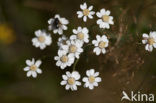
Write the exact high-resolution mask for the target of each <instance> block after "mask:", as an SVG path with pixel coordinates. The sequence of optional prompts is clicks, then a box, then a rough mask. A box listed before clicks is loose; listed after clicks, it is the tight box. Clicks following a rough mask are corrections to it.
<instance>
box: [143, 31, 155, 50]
mask: <svg viewBox="0 0 156 103" xmlns="http://www.w3.org/2000/svg"><path fill="white" fill-rule="evenodd" d="M142 37H143V40H142V43H143V44H146V46H145V50H147V51H150V52H151V51H152V50H153V47H154V48H156V32H155V31H154V32H150V34H149V35H148V34H146V33H144V34H143V35H142Z"/></svg>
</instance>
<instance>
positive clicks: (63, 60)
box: [61, 55, 68, 63]
mask: <svg viewBox="0 0 156 103" xmlns="http://www.w3.org/2000/svg"><path fill="white" fill-rule="evenodd" d="M61 61H62V62H63V63H66V62H67V61H68V57H67V56H66V55H63V56H62V57H61Z"/></svg>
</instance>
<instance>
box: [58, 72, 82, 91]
mask: <svg viewBox="0 0 156 103" xmlns="http://www.w3.org/2000/svg"><path fill="white" fill-rule="evenodd" d="M62 78H63V81H61V85H66V86H65V89H66V90H69V89H71V90H72V91H76V90H77V86H80V85H81V82H79V81H78V80H79V79H80V74H79V73H78V72H77V71H73V72H72V73H70V72H68V71H67V72H66V75H62Z"/></svg>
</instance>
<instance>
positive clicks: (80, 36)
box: [70, 27, 89, 43]
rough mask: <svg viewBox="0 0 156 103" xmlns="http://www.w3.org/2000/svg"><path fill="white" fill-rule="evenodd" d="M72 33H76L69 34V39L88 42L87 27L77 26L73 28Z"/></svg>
mask: <svg viewBox="0 0 156 103" xmlns="http://www.w3.org/2000/svg"><path fill="white" fill-rule="evenodd" d="M73 33H74V34H76V35H72V36H70V39H71V40H75V39H77V40H79V41H81V42H85V43H88V42H89V34H88V29H87V28H86V27H84V28H82V27H78V28H77V30H76V29H73Z"/></svg>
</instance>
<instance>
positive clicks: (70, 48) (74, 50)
mask: <svg viewBox="0 0 156 103" xmlns="http://www.w3.org/2000/svg"><path fill="white" fill-rule="evenodd" d="M76 50H77V47H76V46H75V45H71V46H70V47H69V51H70V53H75V52H76Z"/></svg>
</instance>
